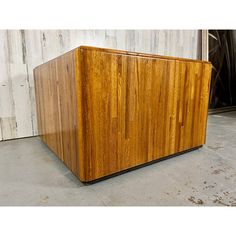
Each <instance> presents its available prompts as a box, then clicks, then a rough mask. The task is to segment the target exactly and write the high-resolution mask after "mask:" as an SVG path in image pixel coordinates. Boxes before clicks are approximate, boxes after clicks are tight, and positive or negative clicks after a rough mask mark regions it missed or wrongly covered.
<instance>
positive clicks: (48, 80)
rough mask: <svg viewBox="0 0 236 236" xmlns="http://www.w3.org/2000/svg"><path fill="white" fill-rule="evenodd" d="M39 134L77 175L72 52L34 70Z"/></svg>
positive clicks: (75, 107) (73, 59) (73, 54)
mask: <svg viewBox="0 0 236 236" xmlns="http://www.w3.org/2000/svg"><path fill="white" fill-rule="evenodd" d="M34 75H35V90H36V104H37V117H38V125H39V135H40V137H41V138H42V140H43V141H44V142H45V143H46V144H47V145H48V147H49V148H50V149H51V150H52V151H53V152H55V154H57V156H58V157H59V158H60V159H61V160H62V161H63V162H64V163H65V164H66V165H67V166H68V167H69V168H70V169H71V170H72V172H74V173H75V174H76V175H77V174H78V168H77V165H78V161H77V158H78V155H77V154H78V150H77V149H78V145H77V141H78V140H77V119H76V115H77V114H76V109H77V105H76V91H75V51H71V52H69V53H66V54H64V55H63V56H60V57H58V58H56V59H54V60H51V61H49V62H47V63H45V64H43V65H41V66H39V67H37V68H35V70H34Z"/></svg>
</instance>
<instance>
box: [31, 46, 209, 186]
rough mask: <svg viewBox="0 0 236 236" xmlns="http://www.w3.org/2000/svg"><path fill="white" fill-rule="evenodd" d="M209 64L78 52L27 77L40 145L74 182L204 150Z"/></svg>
mask: <svg viewBox="0 0 236 236" xmlns="http://www.w3.org/2000/svg"><path fill="white" fill-rule="evenodd" d="M210 75H211V64H210V63H208V62H203V61H196V60H190V59H181V58H174V57H164V56H156V55H151V54H143V53H131V52H127V51H118V50H110V49H100V48H93V47H85V46H82V47H79V48H77V49H75V50H73V51H71V52H69V53H67V54H65V55H63V56H61V57H59V58H57V59H55V60H52V61H50V62H48V63H46V64H43V65H42V66H39V67H37V68H36V69H35V85H36V98H37V112H38V124H39V132H40V135H41V137H42V140H43V141H44V142H45V143H46V144H47V145H48V146H49V147H50V148H51V149H52V150H53V151H54V152H55V153H56V154H57V155H58V156H59V158H60V159H61V160H63V161H64V162H65V164H66V165H67V166H68V167H69V168H70V169H71V170H72V171H73V172H74V173H75V174H76V175H77V176H78V177H79V178H80V179H81V180H82V181H85V182H86V181H92V180H95V179H98V178H101V177H104V176H107V175H110V174H113V173H116V172H119V171H121V170H125V169H128V168H131V167H134V166H137V165H140V164H144V163H147V162H150V161H153V160H156V159H160V158H162V157H166V156H169V155H172V154H175V153H178V152H182V151H185V150H188V149H191V148H194V147H198V146H201V145H203V144H204V143H205V137H206V123H207V110H208V97H209V84H210Z"/></svg>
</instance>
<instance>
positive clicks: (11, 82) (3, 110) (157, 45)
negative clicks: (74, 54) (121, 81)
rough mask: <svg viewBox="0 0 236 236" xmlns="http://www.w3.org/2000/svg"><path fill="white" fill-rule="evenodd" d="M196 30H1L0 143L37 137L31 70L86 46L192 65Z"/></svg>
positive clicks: (196, 42)
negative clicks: (169, 58)
mask: <svg viewBox="0 0 236 236" xmlns="http://www.w3.org/2000/svg"><path fill="white" fill-rule="evenodd" d="M198 34H199V31H198V30H187V31H185V30H180V31H178V30H170V31H169V30H168V31H166V30H132V31H129V30H71V31H69V30H41V31H40V30H0V119H1V125H0V131H1V132H0V140H1V139H4V140H6V139H12V138H19V137H27V136H32V135H37V132H38V131H37V122H36V106H35V93H34V80H33V68H35V67H36V66H38V65H39V64H41V63H43V62H46V61H48V60H50V59H52V58H55V57H57V56H59V55H60V54H62V53H64V52H66V51H68V50H71V49H73V48H75V47H76V46H78V45H81V44H85V45H91V46H98V47H108V48H114V49H121V50H132V51H138V52H146V53H156V54H162V55H169V56H177V57H188V58H193V59H197V55H198V51H199V50H200V49H199V48H198Z"/></svg>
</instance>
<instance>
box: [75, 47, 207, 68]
mask: <svg viewBox="0 0 236 236" xmlns="http://www.w3.org/2000/svg"><path fill="white" fill-rule="evenodd" d="M77 49H85V50H96V51H102V52H107V53H114V54H125V55H130V56H140V57H150V58H160V59H168V60H179V61H192V62H201V63H206V64H211V63H210V62H209V61H203V60H195V59H190V58H181V57H173V56H163V55H158V54H150V53H143V52H131V51H125V50H118V49H111V48H100V47H92V46H84V45H83V46H80V47H78V48H77Z"/></svg>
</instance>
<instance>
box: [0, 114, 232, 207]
mask: <svg viewBox="0 0 236 236" xmlns="http://www.w3.org/2000/svg"><path fill="white" fill-rule="evenodd" d="M0 205H7V206H13V205H14V206H15V205H18V206H19V205H20V206H22V205H30V206H35V205H40V206H52V205H59V206H69V205H72V206H77V205H83V206H87V205H89V206H96V205H105V206H106V205H108V206H109V205H111V206H114V205H121V206H131V205H132V206H133V205H138V206H140V205H141V206H143V205H154V206H236V111H235V112H228V113H222V114H218V115H210V116H209V118H208V128H207V143H206V145H205V146H203V148H200V149H198V150H196V151H192V152H189V153H186V154H183V155H180V156H178V157H174V158H171V159H168V160H165V161H161V162H158V163H155V164H152V165H150V166H146V167H143V168H140V169H138V170H134V171H131V172H128V173H125V174H122V175H119V176H116V177H113V178H110V179H107V180H104V181H101V182H98V183H96V184H93V185H84V184H82V183H81V182H80V181H79V180H78V179H77V178H76V177H75V176H74V175H73V174H72V173H71V172H70V171H69V170H68V169H67V168H66V167H65V166H64V165H63V163H62V162H61V161H60V160H58V159H57V157H56V156H55V155H54V154H53V153H52V152H51V151H50V150H49V149H48V148H47V147H46V146H45V145H44V144H43V143H42V142H41V141H40V139H39V138H38V137H34V138H26V139H19V140H12V141H5V142H0Z"/></svg>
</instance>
